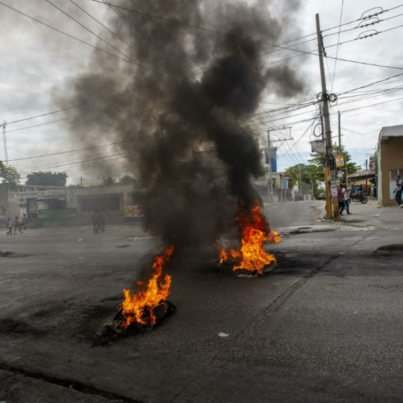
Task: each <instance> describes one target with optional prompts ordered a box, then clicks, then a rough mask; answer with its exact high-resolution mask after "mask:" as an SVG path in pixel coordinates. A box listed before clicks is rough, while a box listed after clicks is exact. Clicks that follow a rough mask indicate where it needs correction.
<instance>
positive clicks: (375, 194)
mask: <svg viewBox="0 0 403 403" xmlns="http://www.w3.org/2000/svg"><path fill="white" fill-rule="evenodd" d="M374 197H375V199H376V198H377V197H378V193H377V191H376V182H374Z"/></svg>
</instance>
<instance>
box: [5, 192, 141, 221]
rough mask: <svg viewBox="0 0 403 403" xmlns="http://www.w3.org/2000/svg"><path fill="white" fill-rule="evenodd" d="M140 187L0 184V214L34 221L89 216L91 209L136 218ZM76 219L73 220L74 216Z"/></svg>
mask: <svg viewBox="0 0 403 403" xmlns="http://www.w3.org/2000/svg"><path fill="white" fill-rule="evenodd" d="M143 199H144V196H143V191H142V190H141V189H135V188H134V187H133V185H126V186H99V187H78V188H70V187H47V186H25V185H23V186H18V187H17V189H15V190H10V189H9V188H8V187H7V185H4V184H1V185H0V217H1V219H2V220H5V219H6V218H8V217H10V218H12V219H14V217H23V215H24V214H26V215H27V216H28V217H29V218H30V219H32V220H35V221H44V222H46V221H61V222H63V221H64V222H65V221H74V219H75V218H78V219H80V218H85V219H88V220H89V219H90V217H91V214H92V212H93V211H94V210H102V211H104V212H105V213H106V215H107V216H108V217H125V216H127V217H129V218H130V217H132V218H133V219H132V220H131V221H136V220H135V218H136V217H137V216H138V218H139V219H140V216H141V212H142V208H140V206H142V205H143V204H144V200H143ZM76 221H77V220H76Z"/></svg>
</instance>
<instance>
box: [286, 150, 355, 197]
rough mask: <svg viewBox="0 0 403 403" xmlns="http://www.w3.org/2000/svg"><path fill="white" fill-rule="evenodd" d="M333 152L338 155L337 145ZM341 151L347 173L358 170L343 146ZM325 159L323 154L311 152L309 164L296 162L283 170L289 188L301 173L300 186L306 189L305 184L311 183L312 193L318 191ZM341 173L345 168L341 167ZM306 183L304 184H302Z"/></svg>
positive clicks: (323, 175) (322, 179)
mask: <svg viewBox="0 0 403 403" xmlns="http://www.w3.org/2000/svg"><path fill="white" fill-rule="evenodd" d="M333 150H334V154H335V155H338V152H339V147H334V148H333ZM341 151H342V153H343V155H344V161H345V163H346V164H347V174H348V175H351V174H353V173H355V172H357V171H358V169H359V166H357V165H356V164H355V163H354V162H351V155H350V154H349V153H348V152H347V151H346V150H345V148H344V147H342V148H341ZM324 161H325V156H324V155H323V154H312V156H311V159H310V160H309V161H308V162H309V164H297V165H294V166H292V167H289V168H288V169H287V170H286V171H285V172H284V174H285V176H287V177H288V183H289V186H290V188H292V187H293V186H294V185H296V184H297V182H299V180H300V175H301V177H302V178H301V182H302V183H301V188H302V189H303V191H304V189H307V188H308V186H307V185H310V186H311V185H313V192H314V194H317V193H320V192H319V184H320V182H324V181H325V174H324V173H323V165H324ZM341 170H342V171H343V173H344V172H345V168H341ZM304 184H306V185H304Z"/></svg>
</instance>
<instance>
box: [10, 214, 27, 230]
mask: <svg viewBox="0 0 403 403" xmlns="http://www.w3.org/2000/svg"><path fill="white" fill-rule="evenodd" d="M27 224H28V218H27V216H26V214H24V217H23V218H22V220H20V219H19V218H18V217H15V220H14V222H13V221H12V220H11V218H10V217H8V218H7V221H6V228H7V235H13V228H14V235H16V234H17V231H19V232H20V234H23V232H22V229H24V230H25V229H27Z"/></svg>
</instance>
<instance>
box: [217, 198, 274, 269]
mask: <svg viewBox="0 0 403 403" xmlns="http://www.w3.org/2000/svg"><path fill="white" fill-rule="evenodd" d="M236 220H237V221H238V223H239V226H240V228H241V230H242V241H241V248H240V249H229V250H226V249H224V248H221V249H220V264H222V263H224V262H231V263H233V264H234V267H233V270H240V269H243V270H248V271H251V272H256V273H258V274H262V273H263V269H264V267H265V266H266V265H268V264H270V263H271V262H274V263H275V262H276V258H275V257H274V256H273V255H270V254H268V253H266V252H265V251H264V249H263V243H264V242H266V243H278V242H280V237H279V235H278V234H277V232H274V231H270V230H269V228H268V226H269V225H268V222H267V219H266V217H265V216H264V215H263V210H262V206H261V203H260V201H259V200H256V204H255V205H254V206H251V207H249V208H246V207H245V204H244V203H241V205H240V212H239V214H238V216H237V218H236ZM269 231H270V232H269Z"/></svg>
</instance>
